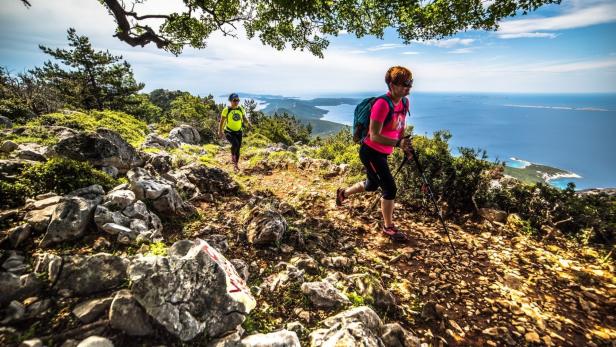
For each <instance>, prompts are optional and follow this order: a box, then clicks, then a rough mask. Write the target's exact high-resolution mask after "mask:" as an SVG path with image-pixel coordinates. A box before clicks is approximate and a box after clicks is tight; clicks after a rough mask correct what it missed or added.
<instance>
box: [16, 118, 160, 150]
mask: <svg viewBox="0 0 616 347" xmlns="http://www.w3.org/2000/svg"><path fill="white" fill-rule="evenodd" d="M26 126H27V127H29V128H41V127H42V128H44V127H48V126H64V127H68V128H71V129H75V130H79V131H91V132H94V131H96V129H97V128H107V129H110V130H113V131H115V132H117V133H118V134H120V136H122V138H123V139H125V140H126V141H127V142H129V143H130V144H132V145H133V146H138V145H140V144H141V143H143V141H144V140H145V135H146V133H147V131H148V130H147V125H146V124H145V123H144V122H143V121H140V120H138V119H136V118H135V117H133V116H131V115H128V114H126V113H123V112H118V111H88V112H87V113H84V112H77V111H67V112H63V113H50V114H45V115H42V116H40V117H38V118H36V119H34V120H32V121H30V122H28V123H26ZM41 140H42V139H41ZM36 142H38V143H41V141H36Z"/></svg>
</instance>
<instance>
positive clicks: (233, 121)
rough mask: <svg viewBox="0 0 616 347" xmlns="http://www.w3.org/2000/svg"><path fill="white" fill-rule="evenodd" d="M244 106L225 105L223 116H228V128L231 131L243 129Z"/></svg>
mask: <svg viewBox="0 0 616 347" xmlns="http://www.w3.org/2000/svg"><path fill="white" fill-rule="evenodd" d="M244 114H245V112H244V108H243V107H242V106H240V107H238V108H230V107H229V106H227V107H225V108H224V109H223V110H222V117H227V125H226V127H225V128H226V129H227V130H231V131H240V130H242V121H243V118H244Z"/></svg>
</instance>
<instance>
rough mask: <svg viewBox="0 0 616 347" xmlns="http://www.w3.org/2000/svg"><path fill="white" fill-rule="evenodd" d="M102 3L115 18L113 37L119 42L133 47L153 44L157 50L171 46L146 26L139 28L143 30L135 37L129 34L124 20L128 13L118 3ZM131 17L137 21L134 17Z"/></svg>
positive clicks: (111, 0)
mask: <svg viewBox="0 0 616 347" xmlns="http://www.w3.org/2000/svg"><path fill="white" fill-rule="evenodd" d="M104 2H105V5H107V8H108V9H109V11H110V12H111V14H112V15H113V16H114V17H115V19H116V23H117V24H118V32H117V33H116V34H115V35H114V36H115V37H117V38H118V39H120V40H121V41H124V42H126V43H128V44H129V45H131V46H133V47H135V46H141V47H143V46H145V45H147V44H148V43H150V42H154V43H155V44H156V47H158V48H166V47H167V46H169V45H170V44H171V42H170V41H169V40H166V39H165V38H163V37H161V36H159V35H158V34H156V32H155V31H154V30H153V29H152V28H150V27H149V26H147V25H146V26H143V27H141V28H142V29H143V30H145V32H144V33H143V34H141V35H137V36H135V35H134V34H133V33H132V32H131V25H130V23H129V22H128V19H127V18H126V16H127V13H129V12H126V10H124V7H122V5H121V4H120V3H118V1H117V0H104ZM133 13H134V12H133ZM133 17H135V18H137V19H139V18H138V17H137V16H136V15H135V16H133ZM142 17H149V16H142ZM151 18H154V17H151Z"/></svg>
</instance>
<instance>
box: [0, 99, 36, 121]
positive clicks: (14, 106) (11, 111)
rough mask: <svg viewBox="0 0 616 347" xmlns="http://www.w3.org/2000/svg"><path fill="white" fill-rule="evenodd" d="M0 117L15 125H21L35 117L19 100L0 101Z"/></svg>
mask: <svg viewBox="0 0 616 347" xmlns="http://www.w3.org/2000/svg"><path fill="white" fill-rule="evenodd" d="M0 116H4V117H7V118H8V119H10V120H11V121H13V122H15V123H23V122H25V121H26V120H28V119H30V118H32V117H34V116H35V114H34V112H32V111H31V110H30V109H29V108H28V105H27V104H26V103H25V102H24V101H23V100H21V99H18V98H9V99H0Z"/></svg>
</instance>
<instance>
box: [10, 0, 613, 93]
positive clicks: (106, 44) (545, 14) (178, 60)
mask: <svg viewBox="0 0 616 347" xmlns="http://www.w3.org/2000/svg"><path fill="white" fill-rule="evenodd" d="M30 2H31V3H32V7H31V8H29V9H27V8H25V7H24V6H23V5H22V4H21V1H18V0H3V7H2V11H1V12H0V65H3V66H6V67H7V68H8V69H9V70H10V71H11V72H13V73H18V72H21V71H24V70H27V69H30V68H33V67H34V66H38V65H41V64H42V63H43V62H44V61H45V60H48V57H47V56H46V55H44V54H43V53H42V52H41V51H40V50H39V49H38V45H39V44H43V45H46V46H49V47H65V46H67V43H66V29H67V28H68V27H74V28H75V29H76V30H77V32H78V33H79V34H80V35H87V36H88V37H90V40H91V41H92V43H93V46H94V47H96V48H97V49H108V50H109V51H111V52H112V53H114V54H118V55H122V56H123V57H124V59H126V60H127V61H128V62H129V63H131V65H132V66H133V70H134V72H135V75H136V78H137V79H138V80H139V81H141V82H144V83H145V84H146V88H145V91H150V90H153V89H156V88H166V89H181V90H188V91H190V92H192V93H195V94H200V95H207V94H209V93H213V94H215V95H218V94H225V93H228V92H229V91H234V90H236V91H244V92H251V93H257V94H281V95H286V96H316V95H324V94H328V93H355V92H365V91H379V90H383V89H384V88H385V85H384V83H383V75H384V72H385V71H386V70H387V68H388V67H389V66H392V65H404V66H407V67H409V68H410V69H411V70H412V71H413V73H414V78H415V87H414V90H416V91H426V92H427V91H443V92H444V91H450V92H451V91H453V92H506V93H596V92H603V93H605V92H610V93H614V92H616V39H614V37H615V36H616V0H609V1H606V0H563V1H562V4H561V5H549V6H545V7H543V8H541V9H540V10H539V11H536V12H533V13H532V14H530V15H528V16H516V17H514V18H511V19H507V20H506V21H504V22H502V24H501V29H500V30H499V31H496V32H484V31H469V32H464V33H460V34H458V35H456V36H453V37H450V38H447V39H443V40H440V41H427V42H413V43H412V44H410V45H403V44H402V41H401V40H400V39H399V38H397V35H396V33H395V31H393V30H392V31H388V32H387V33H386V35H385V38H384V40H379V39H376V38H374V37H364V38H361V39H357V38H355V37H354V36H352V35H345V34H342V35H340V36H338V37H334V38H331V44H330V46H329V48H328V50H327V51H326V52H325V58H324V59H319V58H317V57H314V56H312V55H310V54H309V53H307V52H301V51H293V50H291V49H287V50H285V51H282V52H280V51H276V50H275V49H273V48H271V47H268V46H263V45H262V44H261V43H260V42H259V41H258V40H247V39H246V38H244V35H243V32H242V30H241V26H240V32H239V33H238V34H239V37H240V38H238V39H233V38H228V37H226V38H225V37H222V36H221V35H214V36H212V37H211V38H210V40H209V41H208V47H207V48H205V49H203V50H194V49H186V50H185V51H184V53H183V54H182V55H181V56H179V57H175V56H173V55H172V54H170V53H166V52H164V51H160V50H157V49H156V48H155V47H151V46H150V47H145V48H141V47H130V46H128V45H126V44H124V43H122V42H120V41H118V40H117V39H116V38H113V37H112V35H113V32H114V29H115V23H114V21H113V18H112V17H110V16H109V15H108V14H107V12H106V10H105V9H104V8H103V7H102V6H101V5H100V4H99V2H98V1H95V0H54V1H48V0H31V1H30ZM177 4H181V1H179V0H178V1H171V0H150V1H148V2H147V3H146V5H144V6H146V7H145V8H146V9H152V10H153V11H151V12H155V11H166V10H168V9H170V8H173V6H176V5H177Z"/></svg>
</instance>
